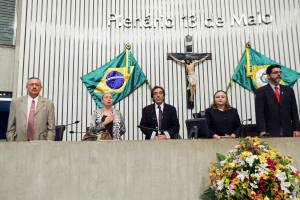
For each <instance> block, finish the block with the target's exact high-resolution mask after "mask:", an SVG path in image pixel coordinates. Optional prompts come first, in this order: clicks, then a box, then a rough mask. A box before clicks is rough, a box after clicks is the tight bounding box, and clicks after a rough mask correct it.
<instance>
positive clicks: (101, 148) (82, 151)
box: [0, 138, 300, 200]
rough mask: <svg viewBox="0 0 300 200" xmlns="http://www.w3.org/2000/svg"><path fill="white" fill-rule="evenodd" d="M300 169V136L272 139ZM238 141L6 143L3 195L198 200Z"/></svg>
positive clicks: (0, 153)
mask: <svg viewBox="0 0 300 200" xmlns="http://www.w3.org/2000/svg"><path fill="white" fill-rule="evenodd" d="M267 141H268V142H269V144H270V145H271V146H272V147H273V148H275V149H277V150H278V151H279V152H280V153H281V155H287V154H290V155H291V156H292V157H293V158H294V160H295V163H294V166H296V167H297V168H298V169H299V168H300V153H299V146H300V138H282V139H276V138H270V139H267ZM237 143H238V140H230V139H228V140H219V141H216V140H177V141H161V142H151V141H107V142H43V141H40V142H38V141H37V142H21V143H6V142H2V143H0V172H1V173H0V180H1V181H0V199H6V200H11V199H14V200H19V199H20V200H35V199H43V200H65V199H72V200H82V199H88V200H93V199H95V200H99V199H103V200H141V199H142V200H148V199H149V200H150V199H151V200H157V199H162V200H197V199H200V198H199V196H200V194H202V192H203V190H204V189H205V188H206V187H207V185H208V166H209V163H210V162H211V161H214V160H215V159H216V153H217V152H221V153H222V152H227V151H229V150H230V149H232V148H233V147H234V146H235V145H236V144H237Z"/></svg>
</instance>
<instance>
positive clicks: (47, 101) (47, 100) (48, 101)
mask: <svg viewBox="0 0 300 200" xmlns="http://www.w3.org/2000/svg"><path fill="white" fill-rule="evenodd" d="M39 101H41V102H45V103H47V104H53V101H52V100H50V99H48V98H46V97H42V96H39Z"/></svg>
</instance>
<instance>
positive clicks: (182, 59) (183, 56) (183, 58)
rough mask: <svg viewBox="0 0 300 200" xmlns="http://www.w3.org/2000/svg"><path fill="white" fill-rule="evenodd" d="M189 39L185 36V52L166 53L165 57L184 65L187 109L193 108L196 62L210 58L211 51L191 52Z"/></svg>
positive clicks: (189, 37) (190, 37)
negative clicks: (186, 84)
mask: <svg viewBox="0 0 300 200" xmlns="http://www.w3.org/2000/svg"><path fill="white" fill-rule="evenodd" d="M188 39H190V41H192V36H190V35H187V36H186V38H185V44H186V45H185V47H186V49H185V50H186V53H168V54H167V59H168V60H174V61H176V62H177V63H179V64H182V65H184V66H185V70H186V75H187V82H188V87H187V100H188V101H187V102H188V105H187V107H188V108H189V109H193V108H194V98H195V97H194V96H195V92H196V74H195V67H196V65H197V64H198V63H202V62H204V61H205V60H211V53H193V52H192V49H193V48H192V43H191V42H187V40H188Z"/></svg>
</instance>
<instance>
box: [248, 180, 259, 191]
mask: <svg viewBox="0 0 300 200" xmlns="http://www.w3.org/2000/svg"><path fill="white" fill-rule="evenodd" d="M250 186H251V187H252V188H253V189H257V188H258V186H257V183H256V181H253V183H251V182H250Z"/></svg>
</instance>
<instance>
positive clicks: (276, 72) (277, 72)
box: [271, 71, 282, 74]
mask: <svg viewBox="0 0 300 200" xmlns="http://www.w3.org/2000/svg"><path fill="white" fill-rule="evenodd" d="M281 73H282V71H275V72H271V74H281Z"/></svg>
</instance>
